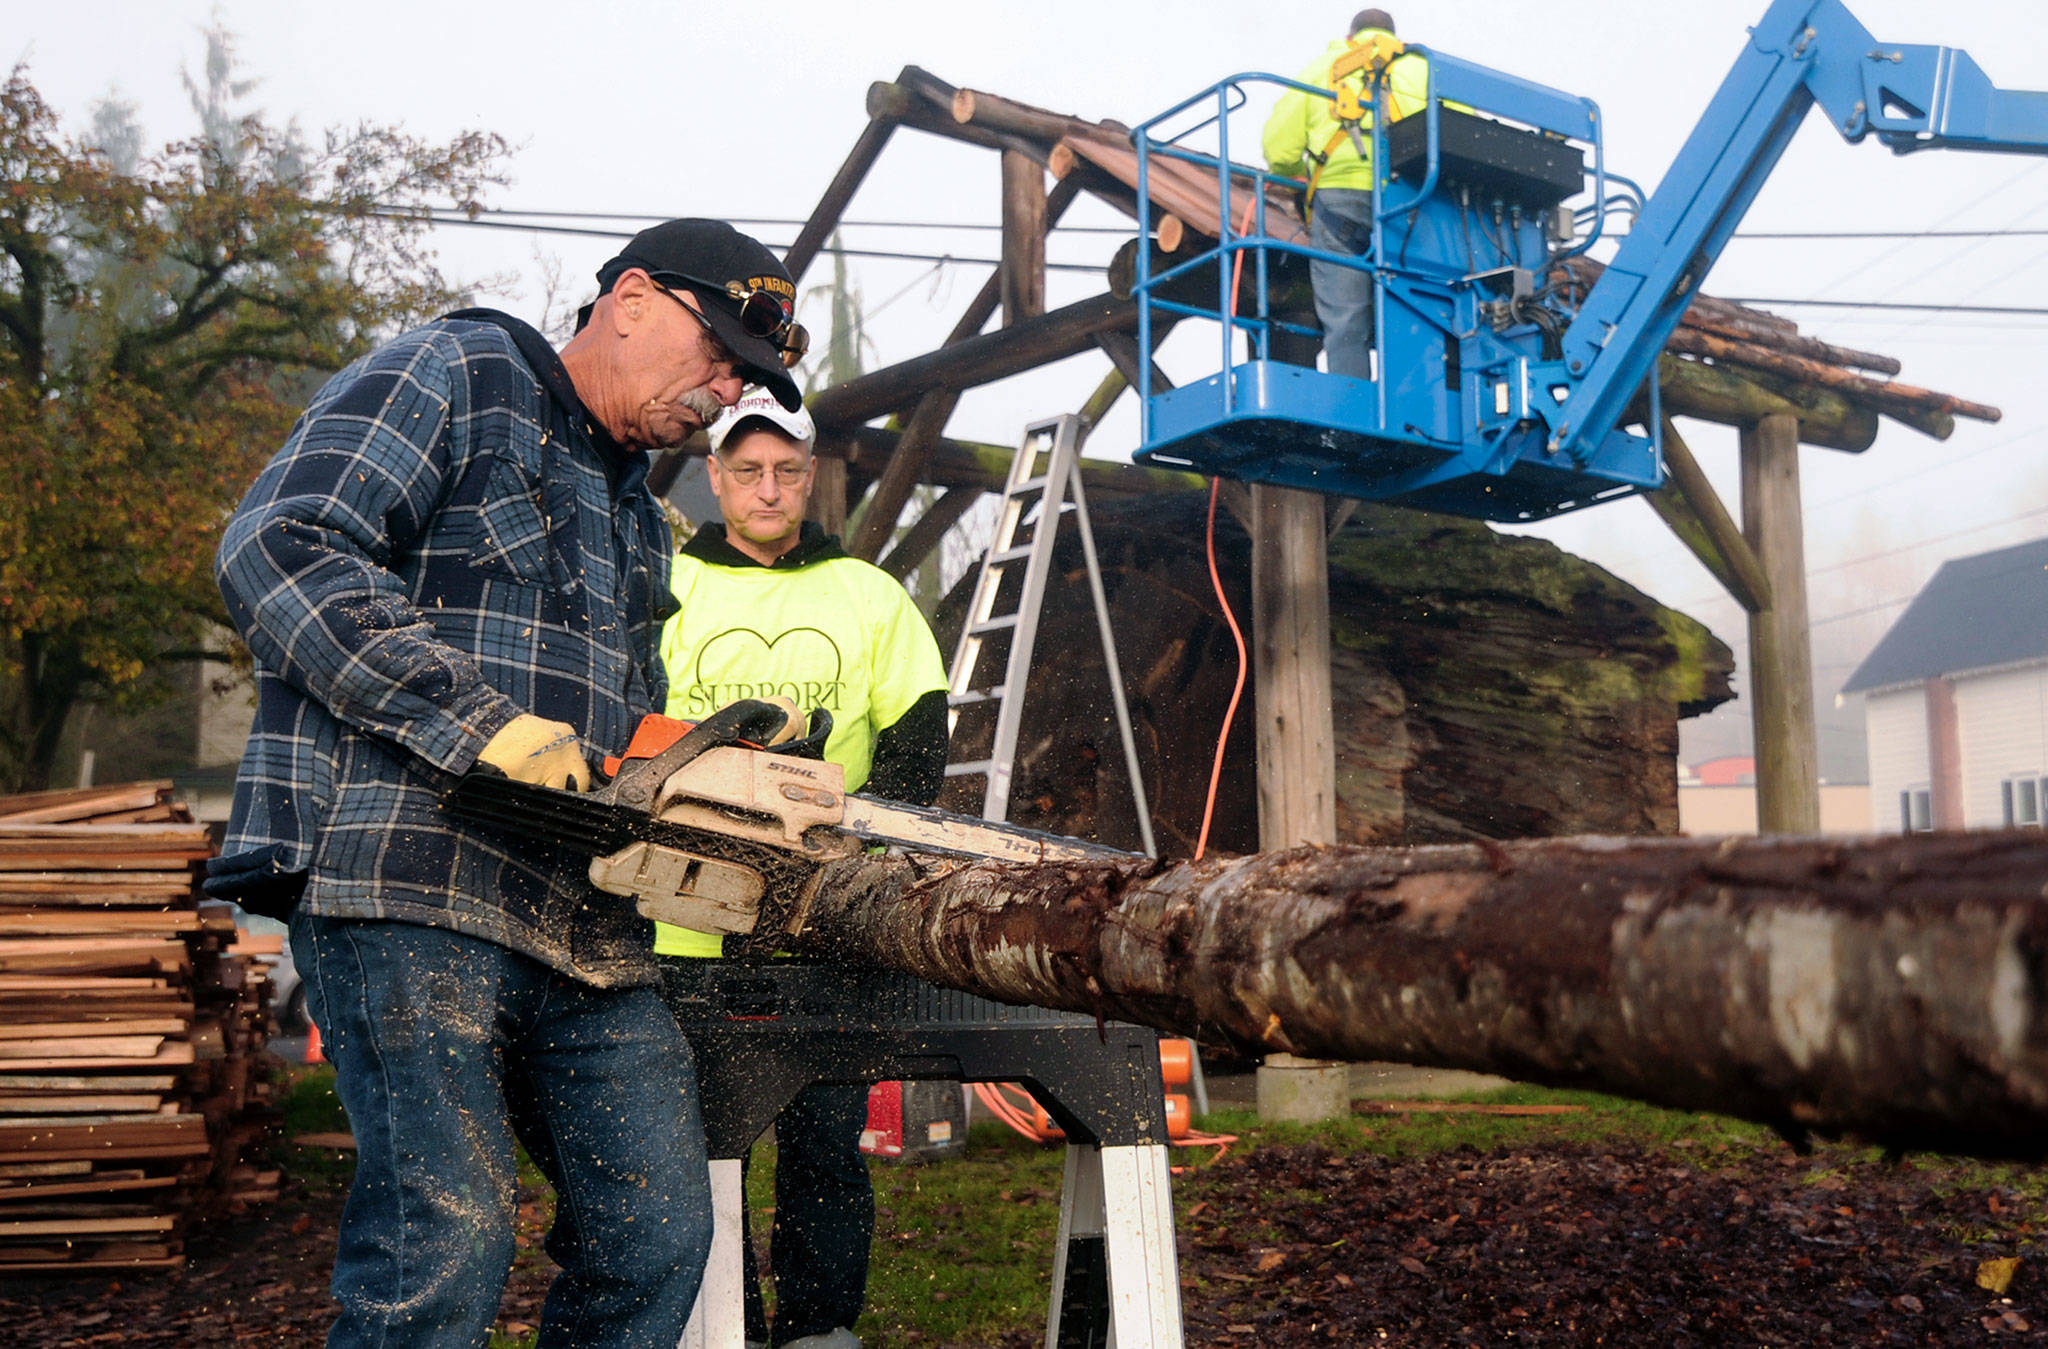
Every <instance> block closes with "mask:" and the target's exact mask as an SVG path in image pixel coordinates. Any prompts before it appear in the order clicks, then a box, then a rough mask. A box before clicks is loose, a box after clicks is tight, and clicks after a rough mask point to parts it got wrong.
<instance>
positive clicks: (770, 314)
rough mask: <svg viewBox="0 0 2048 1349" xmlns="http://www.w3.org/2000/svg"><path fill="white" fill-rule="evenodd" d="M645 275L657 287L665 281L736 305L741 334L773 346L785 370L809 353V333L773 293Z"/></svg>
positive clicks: (680, 276)
mask: <svg viewBox="0 0 2048 1349" xmlns="http://www.w3.org/2000/svg"><path fill="white" fill-rule="evenodd" d="M647 275H648V278H649V279H650V280H652V281H653V282H654V284H655V285H657V286H661V284H662V282H664V281H670V282H675V283H680V284H682V285H685V286H688V287H690V288H691V289H692V290H694V291H696V292H697V293H698V294H700V295H704V294H709V295H711V296H724V297H725V298H726V299H728V300H731V301H732V302H733V303H735V304H737V305H738V306H739V320H740V331H741V332H743V333H745V334H746V335H747V336H749V337H758V338H760V339H761V340H762V341H764V342H767V343H770V344H771V345H773V346H774V347H775V349H776V351H777V352H778V353H779V354H780V355H781V357H782V364H783V366H784V367H785V368H787V367H790V366H794V365H795V364H796V363H797V362H798V361H800V360H802V359H803V358H804V353H805V352H807V351H809V350H810V349H811V334H810V330H809V329H807V328H805V327H804V325H803V324H801V323H798V322H796V321H794V320H793V319H791V318H790V317H789V311H788V310H786V309H784V308H783V305H782V301H781V299H780V298H778V297H777V296H776V294H775V293H774V292H773V291H768V290H761V289H759V288H757V287H753V286H743V285H741V284H740V283H739V282H737V281H725V282H718V281H706V280H704V279H703V278H702V277H696V276H688V275H685V274H684V273H682V272H649V273H648V274H647ZM663 289H664V290H666V289H667V287H663ZM670 293H671V294H673V292H670ZM686 307H687V306H686Z"/></svg>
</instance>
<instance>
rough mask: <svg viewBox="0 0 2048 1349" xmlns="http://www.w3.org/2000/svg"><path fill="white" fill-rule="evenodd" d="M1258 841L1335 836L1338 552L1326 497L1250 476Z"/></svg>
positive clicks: (1269, 844) (1280, 843)
mask: <svg viewBox="0 0 2048 1349" xmlns="http://www.w3.org/2000/svg"><path fill="white" fill-rule="evenodd" d="M1252 637H1253V644H1254V648H1255V652H1256V654H1255V655H1254V657H1253V665H1254V680H1255V684H1254V687H1255V688H1256V689H1257V698H1258V717H1259V848H1260V849H1261V850H1262V851H1266V852H1271V851H1273V850H1274V849H1277V848H1292V847H1294V846H1296V845H1297V844H1302V843H1335V842H1336V841H1337V788H1336V780H1337V758H1336V748H1335V745H1336V737H1335V733H1334V731H1333V730H1332V726H1331V718H1330V556H1329V551H1328V542H1327V535H1326V534H1325V533H1324V530H1323V499H1322V497H1321V496H1319V495H1317V494H1316V493H1314V492H1301V491H1296V490H1295V489H1293V488H1290V487H1270V486H1268V485H1266V484H1265V483H1254V484H1252Z"/></svg>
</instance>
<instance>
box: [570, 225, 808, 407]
mask: <svg viewBox="0 0 2048 1349" xmlns="http://www.w3.org/2000/svg"><path fill="white" fill-rule="evenodd" d="M635 267H638V268H639V269H640V270H641V271H643V272H646V273H647V274H648V275H649V276H651V277H653V278H654V280H655V281H657V282H659V283H660V284H662V285H665V286H668V287H669V288H671V289H676V288H679V287H680V288H686V289H688V290H689V292H690V293H691V294H692V295H694V296H696V297H697V305H698V308H699V310H700V311H701V312H702V313H703V315H704V319H705V321H706V322H707V323H709V324H710V325H711V331H713V332H714V333H717V334H718V340H719V341H721V342H723V343H725V345H726V347H727V349H728V350H730V351H731V352H732V354H733V355H735V356H737V357H739V359H740V362H741V369H740V372H739V373H740V377H741V378H742V379H744V380H746V381H747V382H748V383H750V384H759V385H761V386H762V387H763V388H765V389H767V390H768V391H769V392H770V393H772V394H774V395H775V401H776V402H778V403H780V404H782V406H783V407H785V408H788V409H789V410H790V411H792V412H794V411H795V410H796V409H797V408H800V407H802V406H803V402H804V400H803V395H802V394H801V393H800V392H799V391H798V390H797V387H796V381H795V380H794V379H792V378H790V374H789V370H788V367H786V366H785V365H784V364H783V352H782V348H781V347H780V346H778V345H777V343H776V342H774V341H770V340H769V338H767V337H760V336H756V335H754V334H753V333H752V332H749V331H748V327H747V325H745V324H743V323H742V322H741V318H740V308H741V303H742V298H741V297H746V296H749V295H751V294H755V293H759V294H762V295H766V296H768V297H770V298H772V299H773V300H775V301H778V302H779V303H780V304H781V306H782V319H783V323H784V325H785V329H786V328H787V326H788V325H790V324H792V323H793V321H794V319H795V317H796V283H795V282H794V281H793V280H791V279H790V275H789V269H788V268H786V267H784V266H783V265H782V260H781V259H780V258H778V257H776V256H775V255H774V254H773V253H771V252H769V251H768V249H767V248H766V247H765V246H764V245H763V244H762V243H761V242H760V240H758V239H754V238H752V237H750V236H748V235H745V234H742V233H740V232H739V231H738V230H736V229H734V228H733V227H732V226H730V225H728V224H726V223H725V222H724V221H723V220H703V219H695V218H690V219H682V220H665V221H663V222H662V223H661V224H659V225H650V226H649V227H648V228H646V229H644V230H641V231H640V232H639V233H638V234H636V235H634V236H633V238H632V241H631V242H629V243H628V244H627V245H626V246H625V247H624V248H622V249H620V250H619V253H618V255H617V256H616V257H614V258H613V259H612V260H611V261H610V262H607V263H606V264H605V265H604V266H602V267H600V268H598V269H597V293H598V294H599V295H600V296H603V295H608V294H610V293H611V289H612V286H613V285H615V284H616V283H617V282H618V279H619V278H620V277H621V276H623V275H624V274H625V273H627V272H629V271H631V270H632V269H633V268H635ZM752 302H753V303H755V304H759V303H760V300H759V299H755V300H753V301H752ZM591 307H592V306H591V305H585V306H584V307H583V310H582V312H581V313H579V314H578V315H577V318H576V326H577V327H578V328H581V327H582V326H583V325H584V324H586V323H588V322H589V321H590V310H591Z"/></svg>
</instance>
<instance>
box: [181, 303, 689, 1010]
mask: <svg viewBox="0 0 2048 1349" xmlns="http://www.w3.org/2000/svg"><path fill="white" fill-rule="evenodd" d="M647 467H648V464H647V456H646V455H644V454H641V453H638V452H633V451H627V450H624V449H622V448H621V447H619V446H618V445H616V444H615V443H614V442H612V441H611V439H610V438H609V437H608V436H607V435H606V434H605V432H604V430H603V429H602V428H601V427H598V426H596V425H595V423H594V422H592V421H591V420H590V419H589V418H588V416H587V414H586V413H585V412H584V410H583V407H582V404H581V402H580V400H578V399H577V397H576V393H575V389H574V387H573V386H572V385H571V384H570V382H569V377H568V373H567V371H565V370H564V369H563V368H562V365H561V362H560V361H559V360H558V359H557V358H556V356H555V353H554V351H553V350H552V349H551V348H550V347H549V346H548V344H547V341H546V339H544V338H543V337H542V336H541V335H540V334H539V333H538V332H536V331H534V330H533V329H532V328H530V327H528V326H527V325H525V324H523V323H520V322H519V321H518V320H516V319H513V318H510V317H508V316H506V315H502V314H495V313H491V312H490V311H480V310H467V311H464V312H462V313H461V314H455V315H450V316H449V317H448V318H445V319H442V320H440V321H438V322H435V323H430V324H427V325H426V326H424V327H422V328H418V329H416V330H414V331H412V332H409V333H407V334H405V335H404V336H402V337H400V338H398V339H397V340H396V341H394V342H392V343H391V344H390V345H388V346H385V347H383V348H381V349H379V350H377V351H375V352H373V353H371V354H370V355H368V356H366V357H364V358H363V359H362V360H359V361H357V362H356V363H355V364H353V365H351V366H350V367H348V368H347V369H346V370H343V371H342V372H341V373H340V374H338V375H336V376H335V377H334V378H333V379H331V380H329V381H328V383H327V385H326V387H325V388H323V389H321V391H320V393H319V394H318V395H317V396H316V397H315V398H314V399H313V401H312V403H311V405H310V406H309V407H308V408H307V409H306V412H305V415H304V416H302V417H301V418H300V420H299V423H298V425H297V426H296V427H294V428H293V430H292V433H291V437H290V439H288V440H287V441H286V442H285V445H284V448H283V449H281V450H280V451H278V453H277V455H276V457H275V458H273V459H272V460H271V461H270V463H269V465H268V466H267V467H266V468H265V469H264V470H263V472H262V474H261V475H260V476H259V477H258V478H257V480H256V484H255V486H254V487H252V488H251V489H250V491H249V494H248V496H247V497H245V498H244V499H243V501H242V504H241V506H240V508H238V509H237V510H236V512H235V514H234V517H233V518H232V519H231V520H230V521H229V522H228V527H227V532H226V535H225V537H224V538H223V539H222V541H221V546H220V553H219V557H218V559H217V561H216V566H215V573H216V577H217V579H218V581H219V583H220V587H221V593H222V594H223V595H224V596H225V597H226V599H227V602H228V612H229V613H230V614H231V615H232V616H233V618H234V622H235V625H236V627H238V628H239V629H240V630H241V633H242V636H243V638H244V639H245V640H246V641H247V642H248V643H249V647H250V649H251V650H252V651H253V652H254V653H255V657H256V709H257V710H256V722H255V726H254V728H253V729H252V730H251V732H250V736H249V745H248V749H247V751H246V753H245V754H244V756H243V759H242V769H241V776H240V779H239V781H238V782H237V784H236V790H235V804H234V813H233V817H232V819H231V821H230V823H229V827H228V840H227V844H226V847H225V850H224V858H223V862H224V863H225V868H226V870H227V871H228V872H230V873H233V872H236V871H237V870H239V873H240V874H241V875H242V876H243V877H244V878H245V879H246V878H248V877H250V876H252V875H253V876H260V877H269V878H273V879H276V880H280V881H282V882H285V883H286V884H288V885H290V886H292V887H294V888H296V885H297V882H298V873H305V883H304V892H303V897H302V898H301V899H300V901H299V902H300V903H301V904H303V906H304V907H305V908H306V909H307V910H308V911H309V912H311V913H315V914H321V915H327V916H331V917H340V918H370V919H391V920H397V921H403V922H413V923H422V924H426V925H428V926H432V927H441V928H449V929H453V930H455V931H458V932H463V933H467V934H470V935H473V936H477V937H481V938H484V939H486V940H489V941H493V942H497V943H499V944H500V945H503V946H507V947H510V948H511V949H513V950H515V951H519V952H521V953H522V954H525V955H528V956H531V957H533V958H535V959H537V960H540V961H543V962H545V963H546V964H548V965H549V966H551V967H553V968H555V969H557V970H560V971H562V972H563V973H565V974H568V975H571V976H573V977H575V978H578V979H582V980H584V981H587V982H589V983H593V984H597V985H601V986H621V985H627V984H634V983H643V982H647V981H649V980H650V979H652V977H653V973H654V963H653V958H652V956H651V954H650V947H651V942H652V934H653V929H652V925H651V924H649V923H647V922H646V921H645V920H644V919H642V918H640V917H639V916H638V914H636V913H635V912H634V911H633V908H632V905H631V902H630V901H628V900H624V899H620V898H618V897H616V896H612V895H607V894H604V893H602V892H600V891H598V890H596V889H595V888H593V887H592V886H591V885H590V883H589V881H588V879H587V877H586V874H585V873H586V869H587V867H588V865H589V861H588V859H587V858H584V857H579V856H574V855H569V854H565V853H559V852H557V851H554V850H550V849H547V848H544V847H540V846H535V845H531V844H527V843H525V842H523V841H522V840H520V839H519V838H517V837H515V836H513V835H512V834H511V833H507V832H498V831H494V830H490V829H485V828H478V827H474V826H470V825H465V824H460V823H457V822H455V821H453V820H450V819H449V818H447V817H446V816H445V815H444V814H443V813H442V812H441V811H440V810H439V809H438V807H437V803H438V801H439V800H440V798H441V796H442V794H443V792H445V791H446V789H447V788H448V787H449V786H450V785H451V784H452V783H453V782H454V780H455V776H456V775H457V774H460V773H461V772H463V771H464V770H465V769H467V768H469V767H470V766H471V764H473V763H474V762H475V761H476V757H477V755H478V753H479V752H480V751H481V750H482V749H483V747H484V745H485V744H486V742H488V741H489V740H490V738H491V737H492V736H493V735H495V734H496V733H497V732H498V731H499V730H501V729H502V728H503V727H504V726H505V725H506V724H507V723H508V722H510V721H511V720H512V719H513V718H514V717H515V716H517V715H519V714H520V713H521V712H532V713H534V714H536V715H538V716H542V717H547V718H549V719H551V720H555V721H564V722H567V723H569V724H570V725H572V726H574V727H576V728H577V730H578V731H579V732H580V733H581V734H582V736H583V738H584V742H585V744H584V748H585V750H586V752H587V753H617V752H619V751H620V750H622V749H623V748H624V746H625V745H626V742H627V741H628V740H629V739H630V738H631V737H632V733H633V728H634V727H635V726H636V725H637V724H638V723H639V720H640V718H641V716H642V715H643V714H645V713H647V712H657V711H660V710H661V708H662V706H663V704H664V702H665V700H666V698H667V678H666V675H665V674H664V672H663V670H662V664H661V654H660V638H661V625H662V621H663V620H664V619H665V618H666V617H667V616H668V615H669V613H671V612H673V610H674V607H675V604H674V601H673V599H672V598H671V597H670V595H669V582H668V566H669V561H668V560H669V552H670V542H669V529H668V521H667V518H666V516H665V514H664V513H663V511H662V508H661V506H660V504H659V503H658V502H657V501H656V500H655V498H654V496H653V494H652V493H651V492H650V491H649V490H648V488H647V485H646V477H647ZM217 865H218V864H217ZM208 888H209V889H210V890H211V889H214V886H213V885H212V883H211V882H210V883H209V887H208ZM245 902H247V901H245ZM259 907H260V906H259Z"/></svg>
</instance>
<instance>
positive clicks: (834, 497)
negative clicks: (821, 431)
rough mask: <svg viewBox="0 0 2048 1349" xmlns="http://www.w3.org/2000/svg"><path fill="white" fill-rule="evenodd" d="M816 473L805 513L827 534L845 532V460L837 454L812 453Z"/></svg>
mask: <svg viewBox="0 0 2048 1349" xmlns="http://www.w3.org/2000/svg"><path fill="white" fill-rule="evenodd" d="M812 458H813V461H814V462H815V463H816V464H817V465H818V475H817V478H816V480H815V481H813V483H812V484H811V504H810V509H809V510H808V511H806V512H805V513H806V514H807V515H809V516H810V518H811V519H813V520H816V521H817V522H818V523H819V524H820V525H822V526H824V529H825V532H826V533H827V534H844V533H845V532H846V460H844V459H842V458H840V457H839V456H838V455H836V454H835V455H823V454H815V453H814V454H813V456H812Z"/></svg>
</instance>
